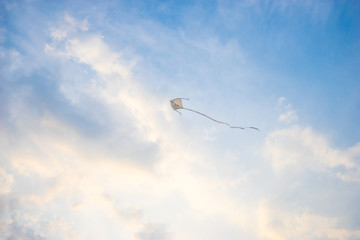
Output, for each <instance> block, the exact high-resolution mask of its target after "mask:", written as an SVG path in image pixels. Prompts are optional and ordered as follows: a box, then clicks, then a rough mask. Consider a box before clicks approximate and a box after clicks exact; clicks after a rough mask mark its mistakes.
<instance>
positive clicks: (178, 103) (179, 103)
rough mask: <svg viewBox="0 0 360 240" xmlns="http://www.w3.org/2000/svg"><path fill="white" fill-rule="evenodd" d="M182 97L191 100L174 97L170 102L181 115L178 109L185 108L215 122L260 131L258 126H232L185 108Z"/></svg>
mask: <svg viewBox="0 0 360 240" xmlns="http://www.w3.org/2000/svg"><path fill="white" fill-rule="evenodd" d="M181 99H185V100H190V99H189V98H174V99H173V100H170V104H171V107H172V109H174V110H175V111H176V112H178V113H179V114H180V115H181V112H179V111H178V109H184V110H188V111H191V112H194V113H197V114H200V115H202V116H204V117H207V118H208V119H210V120H212V121H214V122H217V123H221V124H225V125H228V126H229V127H230V128H238V129H245V128H251V129H254V130H257V131H259V132H260V130H259V129H258V128H256V127H236V126H232V125H230V124H228V123H226V122H221V121H218V120H215V119H213V118H211V117H209V116H207V115H205V114H203V113H201V112H198V111H195V110H192V109H190V108H185V107H183V104H182V100H181Z"/></svg>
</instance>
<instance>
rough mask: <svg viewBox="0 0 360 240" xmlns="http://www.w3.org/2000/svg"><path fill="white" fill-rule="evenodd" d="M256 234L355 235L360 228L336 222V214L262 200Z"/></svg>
mask: <svg viewBox="0 0 360 240" xmlns="http://www.w3.org/2000/svg"><path fill="white" fill-rule="evenodd" d="M257 218H258V227H259V232H258V233H259V236H260V237H262V238H266V239H270V240H287V239H294V240H301V239H336V240H348V239H358V238H359V237H360V231H358V230H348V229H344V228H342V227H340V226H338V224H339V223H338V221H337V219H336V218H328V217H323V216H317V215H314V214H311V213H309V212H308V211H306V210H302V211H301V210H294V209H293V210H286V209H285V208H284V206H282V207H279V206H278V205H277V204H274V203H271V202H263V203H262V204H260V206H259V208H258V210H257Z"/></svg>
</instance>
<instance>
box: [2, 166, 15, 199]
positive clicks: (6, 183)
mask: <svg viewBox="0 0 360 240" xmlns="http://www.w3.org/2000/svg"><path fill="white" fill-rule="evenodd" d="M13 183H14V178H13V176H12V175H11V174H8V173H7V172H6V171H5V170H4V169H1V168H0V195H1V194H5V193H9V192H11V188H12V185H13Z"/></svg>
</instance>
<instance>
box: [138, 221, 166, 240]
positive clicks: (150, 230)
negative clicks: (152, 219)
mask: <svg viewBox="0 0 360 240" xmlns="http://www.w3.org/2000/svg"><path fill="white" fill-rule="evenodd" d="M136 239H137V240H167V239H172V238H171V237H170V234H169V233H168V232H167V231H166V230H165V228H164V226H162V225H156V224H146V225H145V226H144V229H143V230H142V231H141V232H139V233H137V234H136Z"/></svg>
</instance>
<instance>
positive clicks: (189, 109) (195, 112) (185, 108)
mask: <svg viewBox="0 0 360 240" xmlns="http://www.w3.org/2000/svg"><path fill="white" fill-rule="evenodd" d="M182 109H185V110H188V111H191V112H194V113H197V114H200V115H202V116H204V117H207V118H208V119H210V120H213V121H214V122H217V123H221V124H225V125H228V126H229V127H231V128H239V129H244V128H242V127H234V126H231V125H230V124H228V123H226V122H221V121H218V120H215V119H213V118H211V117H209V116H207V115H205V114H203V113H201V112H198V111H195V110H192V109H190V108H184V107H183V108H182Z"/></svg>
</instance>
